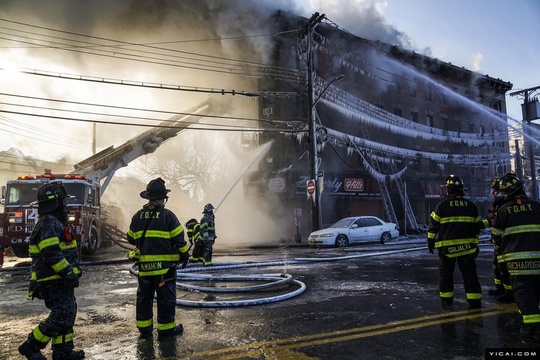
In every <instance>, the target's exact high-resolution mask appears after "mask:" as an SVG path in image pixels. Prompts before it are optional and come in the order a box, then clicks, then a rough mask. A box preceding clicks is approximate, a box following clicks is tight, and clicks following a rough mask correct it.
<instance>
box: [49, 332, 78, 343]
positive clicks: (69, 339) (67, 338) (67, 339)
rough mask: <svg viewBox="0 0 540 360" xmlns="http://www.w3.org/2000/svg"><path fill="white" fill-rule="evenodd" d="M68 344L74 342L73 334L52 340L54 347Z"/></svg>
mask: <svg viewBox="0 0 540 360" xmlns="http://www.w3.org/2000/svg"><path fill="white" fill-rule="evenodd" d="M68 342H73V333H69V334H65V335H60V336H56V337H54V338H53V339H52V343H53V344H54V345H59V344H65V343H68Z"/></svg>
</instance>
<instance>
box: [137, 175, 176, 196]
mask: <svg viewBox="0 0 540 360" xmlns="http://www.w3.org/2000/svg"><path fill="white" fill-rule="evenodd" d="M170 191H171V190H169V189H167V188H165V181H163V179H162V178H160V177H159V178H157V179H154V180H151V181H150V182H149V183H148V185H146V190H144V191H142V192H141V194H140V195H141V197H142V198H143V199H148V200H150V201H152V200H159V199H168V198H169V197H168V196H167V193H168V192H170Z"/></svg>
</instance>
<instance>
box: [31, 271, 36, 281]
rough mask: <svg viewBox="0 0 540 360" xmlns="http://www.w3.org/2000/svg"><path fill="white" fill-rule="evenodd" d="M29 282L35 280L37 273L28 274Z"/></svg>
mask: <svg viewBox="0 0 540 360" xmlns="http://www.w3.org/2000/svg"><path fill="white" fill-rule="evenodd" d="M30 280H37V273H36V272H35V271H32V272H30Z"/></svg>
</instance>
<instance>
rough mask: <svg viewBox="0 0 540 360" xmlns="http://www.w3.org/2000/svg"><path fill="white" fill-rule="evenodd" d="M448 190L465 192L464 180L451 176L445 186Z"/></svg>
mask: <svg viewBox="0 0 540 360" xmlns="http://www.w3.org/2000/svg"><path fill="white" fill-rule="evenodd" d="M444 185H445V186H446V188H447V189H453V190H459V191H463V190H464V189H465V188H464V185H463V180H461V178H460V177H459V176H456V175H450V176H448V177H447V178H446V183H445V184H444Z"/></svg>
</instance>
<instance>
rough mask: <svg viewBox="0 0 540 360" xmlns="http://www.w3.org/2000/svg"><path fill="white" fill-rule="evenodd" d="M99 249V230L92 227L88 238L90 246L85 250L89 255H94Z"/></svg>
mask: <svg viewBox="0 0 540 360" xmlns="http://www.w3.org/2000/svg"><path fill="white" fill-rule="evenodd" d="M98 248H99V238H98V232H97V228H96V227H95V226H93V225H92V227H91V228H90V236H89V237H88V246H87V247H86V248H85V249H86V253H87V254H88V255H94V254H95V253H96V252H97V250H98Z"/></svg>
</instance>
